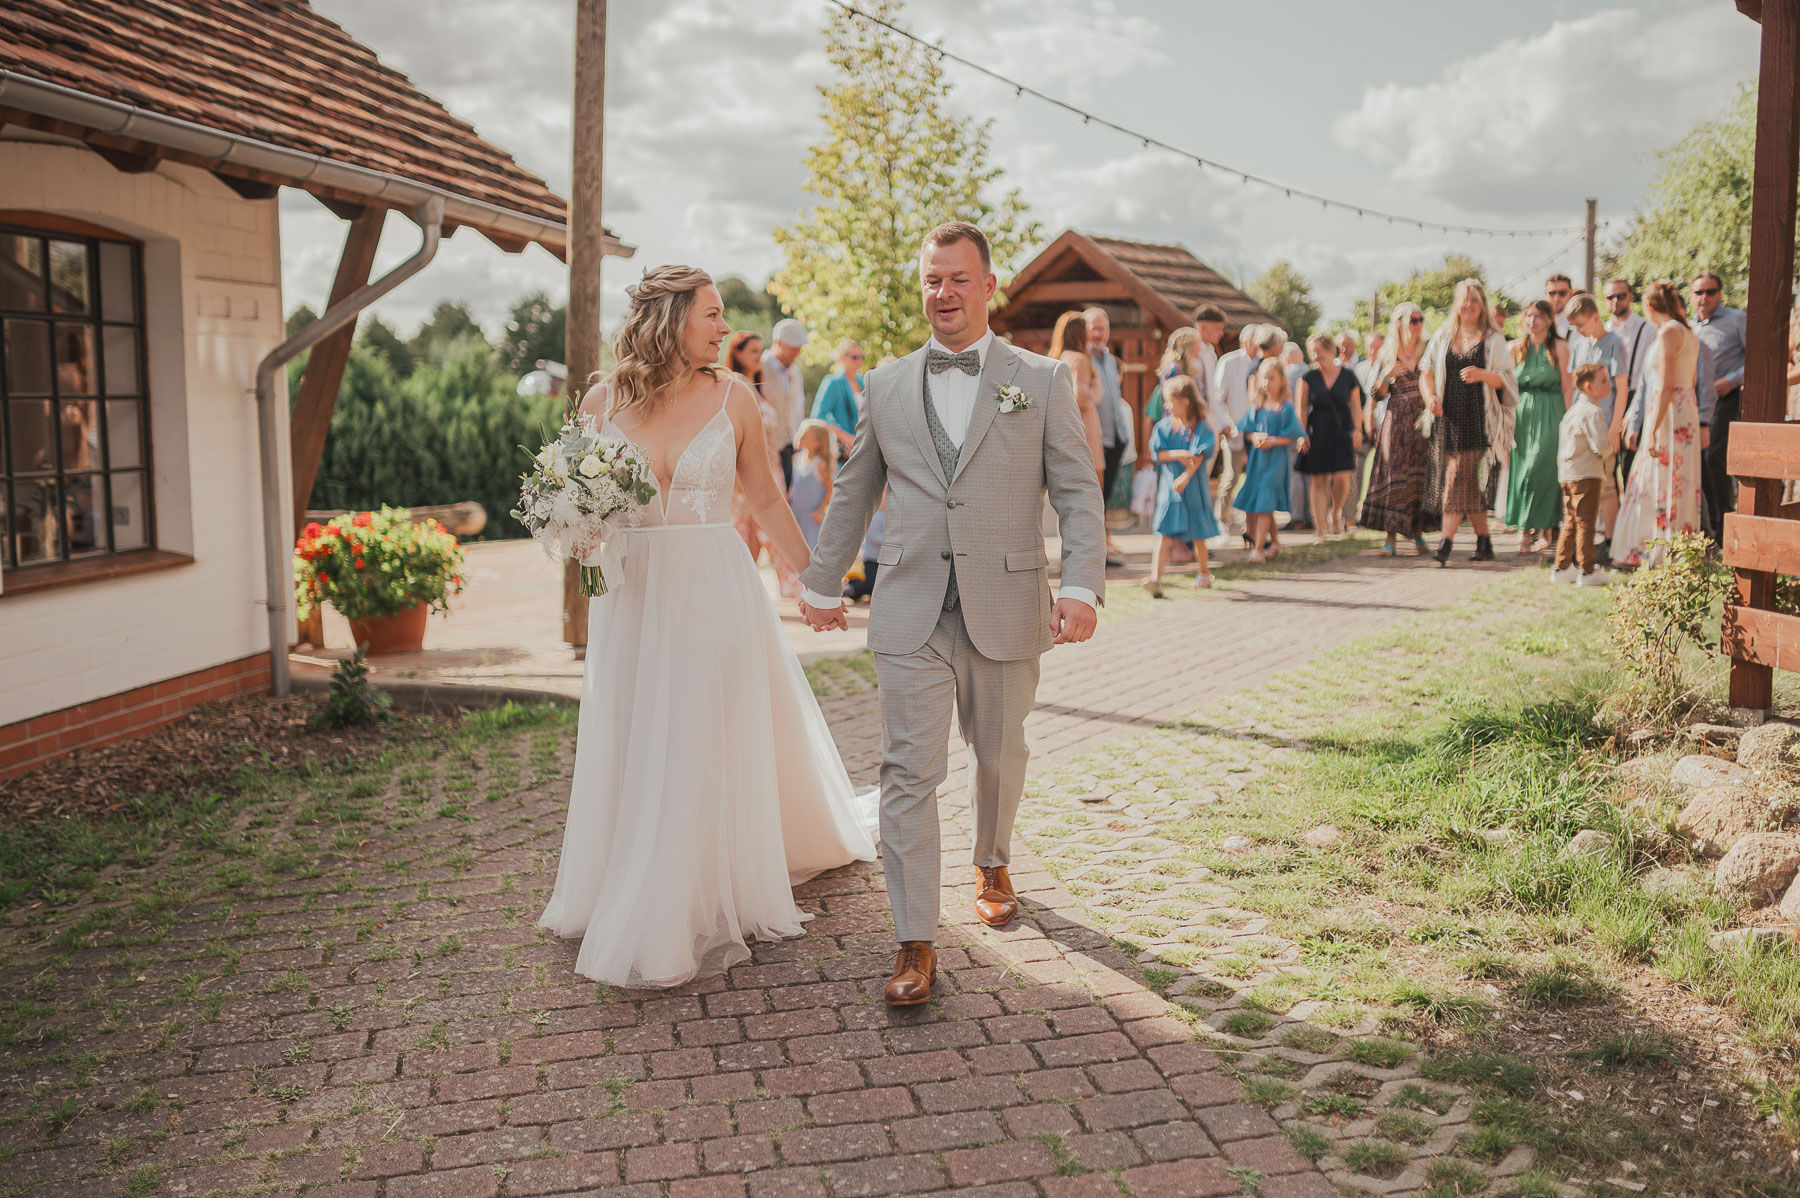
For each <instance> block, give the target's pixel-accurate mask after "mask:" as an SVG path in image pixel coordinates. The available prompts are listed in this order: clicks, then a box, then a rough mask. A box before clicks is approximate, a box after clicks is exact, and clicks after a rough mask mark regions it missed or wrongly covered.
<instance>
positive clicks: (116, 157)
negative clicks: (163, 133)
mask: <svg viewBox="0 0 1800 1198" xmlns="http://www.w3.org/2000/svg"><path fill="white" fill-rule="evenodd" d="M90 148H91V149H92V150H93V151H94V153H96V154H98V155H100V157H102V158H104V159H106V160H107V161H108V162H110V163H112V166H113V169H114V170H117V171H123V172H124V173H125V174H127V175H143V174H148V173H149V172H151V171H153V170H155V169H156V165H157V163H159V162H161V161H162V160H163V150H162V147H161V146H158V147H156V148H155V149H153V150H150V151H148V152H146V153H143V154H140V153H137V152H136V151H134V150H118V149H114V148H113V147H111V146H92V147H90Z"/></svg>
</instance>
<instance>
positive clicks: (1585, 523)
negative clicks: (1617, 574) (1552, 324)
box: [1550, 296, 1612, 587]
mask: <svg viewBox="0 0 1800 1198" xmlns="http://www.w3.org/2000/svg"><path fill="white" fill-rule="evenodd" d="M1588 298H1589V299H1590V301H1591V300H1592V298H1593V297H1591V296H1590V297H1588ZM1569 319H1570V323H1573V322H1574V319H1575V318H1574V317H1573V316H1571V317H1570V318H1569ZM1606 369H1607V368H1606V367H1605V366H1604V365H1603V364H1601V363H1599V362H1586V363H1583V364H1582V365H1580V366H1577V367H1576V368H1575V394H1574V398H1573V400H1572V401H1571V402H1570V404H1569V410H1568V412H1567V413H1565V414H1564V416H1563V418H1562V422H1561V427H1560V428H1559V429H1558V431H1557V442H1558V448H1557V455H1556V478H1557V482H1558V484H1559V486H1560V487H1561V489H1562V505H1563V515H1562V532H1561V534H1560V535H1559V536H1558V537H1557V539H1556V561H1555V564H1553V565H1552V566H1551V567H1550V581H1551V582H1572V583H1574V584H1575V585H1576V586H1584V587H1603V586H1605V585H1606V584H1607V581H1608V579H1607V577H1606V571H1604V570H1601V569H1599V568H1598V567H1597V565H1596V564H1595V554H1594V516H1595V514H1596V513H1597V512H1599V510H1600V485H1601V481H1602V480H1603V479H1604V478H1605V477H1606V471H1607V463H1606V446H1607V440H1608V435H1607V428H1606V418H1605V417H1604V416H1602V415H1601V413H1600V407H1599V404H1598V403H1597V402H1596V400H1598V399H1599V398H1600V397H1601V392H1603V391H1608V390H1610V389H1611V388H1612V379H1611V378H1610V377H1608V375H1607V373H1606Z"/></svg>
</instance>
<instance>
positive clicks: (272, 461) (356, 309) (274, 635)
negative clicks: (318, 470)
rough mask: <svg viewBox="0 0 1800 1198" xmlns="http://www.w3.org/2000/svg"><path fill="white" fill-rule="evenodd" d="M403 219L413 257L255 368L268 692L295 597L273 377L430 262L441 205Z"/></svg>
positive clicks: (283, 684) (284, 672) (434, 201)
mask: <svg viewBox="0 0 1800 1198" xmlns="http://www.w3.org/2000/svg"><path fill="white" fill-rule="evenodd" d="M407 215H408V216H409V217H410V218H411V219H412V221H413V223H414V224H416V225H418V226H419V230H420V232H421V233H423V235H424V237H423V240H422V241H421V242H420V243H419V250H418V252H417V253H415V254H414V255H413V256H412V257H410V258H408V259H407V260H406V261H404V262H402V263H401V264H400V265H398V266H396V267H394V269H393V270H390V271H388V273H386V274H385V275H382V276H381V277H380V278H379V279H376V280H375V281H374V282H372V283H366V284H364V285H363V286H362V287H359V288H357V289H356V290H355V291H353V292H351V293H350V294H349V295H347V296H345V297H344V298H343V299H341V300H339V301H338V302H337V303H335V304H333V305H332V306H331V307H329V308H327V309H326V310H325V314H324V315H323V316H320V317H319V318H318V319H317V320H315V321H313V322H312V323H311V324H309V325H307V326H306V327H305V328H303V329H301V330H300V331H299V332H297V333H295V334H294V335H293V336H292V337H289V338H288V339H287V340H286V341H283V342H282V343H281V344H280V345H277V346H276V347H275V348H274V349H272V350H270V351H269V354H268V356H267V357H265V358H264V359H263V360H262V362H261V363H260V364H258V366H257V368H256V434H257V442H258V446H259V448H260V450H261V458H262V509H263V511H262V515H263V565H264V568H265V570H266V572H267V575H268V578H267V584H268V592H269V598H268V608H269V693H270V694H272V695H276V696H280V695H285V694H287V693H288V692H289V691H290V690H291V689H293V688H292V684H291V682H290V679H289V677H288V615H289V612H290V611H291V606H290V604H289V603H288V600H289V599H291V598H292V597H293V594H294V568H293V564H292V554H291V551H290V545H291V544H292V536H291V533H292V527H291V525H290V524H289V523H288V520H287V518H286V512H285V511H284V510H283V500H284V498H285V497H284V495H283V493H282V486H281V465H282V462H281V437H280V428H281V421H280V420H279V419H278V416H279V412H278V410H277V408H276V406H275V376H276V372H278V371H279V370H280V369H281V368H282V367H283V366H285V365H286V364H287V363H288V362H290V361H292V360H293V359H294V358H295V357H297V356H299V355H300V354H302V353H304V352H305V351H307V350H309V349H311V348H312V347H313V346H315V345H317V344H318V343H319V342H320V341H322V340H324V339H325V338H326V337H329V336H330V335H331V334H332V333H335V332H337V330H339V329H341V328H343V327H344V326H345V325H346V324H349V323H350V322H351V321H353V320H355V319H356V317H357V315H358V314H359V313H361V312H362V310H363V309H364V308H367V307H368V306H369V305H370V304H372V303H374V302H375V301H376V300H378V299H380V298H381V297H382V296H384V295H386V294H387V293H388V292H390V291H392V290H393V289H394V288H396V287H398V286H399V285H400V284H402V283H404V282H406V280H408V279H410V278H412V277H413V276H414V275H416V274H418V273H419V272H420V271H421V270H424V269H425V266H426V265H427V264H428V263H429V262H430V261H431V260H432V259H433V258H435V257H437V252H438V244H439V242H440V241H441V240H442V237H443V226H444V200H443V197H441V196H432V197H431V198H430V199H428V200H426V201H425V202H424V203H423V204H420V205H419V206H418V207H416V208H414V209H412V210H410V211H409V212H408V213H407Z"/></svg>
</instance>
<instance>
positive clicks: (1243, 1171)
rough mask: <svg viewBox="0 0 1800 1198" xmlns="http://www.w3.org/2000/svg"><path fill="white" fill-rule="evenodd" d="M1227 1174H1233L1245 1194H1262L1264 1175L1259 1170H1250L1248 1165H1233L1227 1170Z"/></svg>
mask: <svg viewBox="0 0 1800 1198" xmlns="http://www.w3.org/2000/svg"><path fill="white" fill-rule="evenodd" d="M1225 1172H1227V1173H1229V1174H1231V1176H1232V1177H1234V1178H1235V1179H1236V1180H1237V1183H1238V1185H1240V1186H1242V1187H1243V1189H1244V1193H1246V1194H1260V1193H1262V1179H1263V1175H1262V1174H1261V1173H1260V1172H1258V1171H1257V1170H1255V1169H1252V1168H1250V1167H1249V1166H1248V1165H1233V1166H1232V1167H1231V1168H1229V1169H1227V1170H1225Z"/></svg>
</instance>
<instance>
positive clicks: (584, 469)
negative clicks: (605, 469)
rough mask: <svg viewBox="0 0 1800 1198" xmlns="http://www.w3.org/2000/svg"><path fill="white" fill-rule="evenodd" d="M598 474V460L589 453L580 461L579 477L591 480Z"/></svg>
mask: <svg viewBox="0 0 1800 1198" xmlns="http://www.w3.org/2000/svg"><path fill="white" fill-rule="evenodd" d="M599 473H600V459H599V458H597V457H595V456H594V455H593V454H591V453H590V454H588V455H587V456H586V457H585V458H582V459H581V477H583V478H593V477H594V476H595V475H596V474H599Z"/></svg>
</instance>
